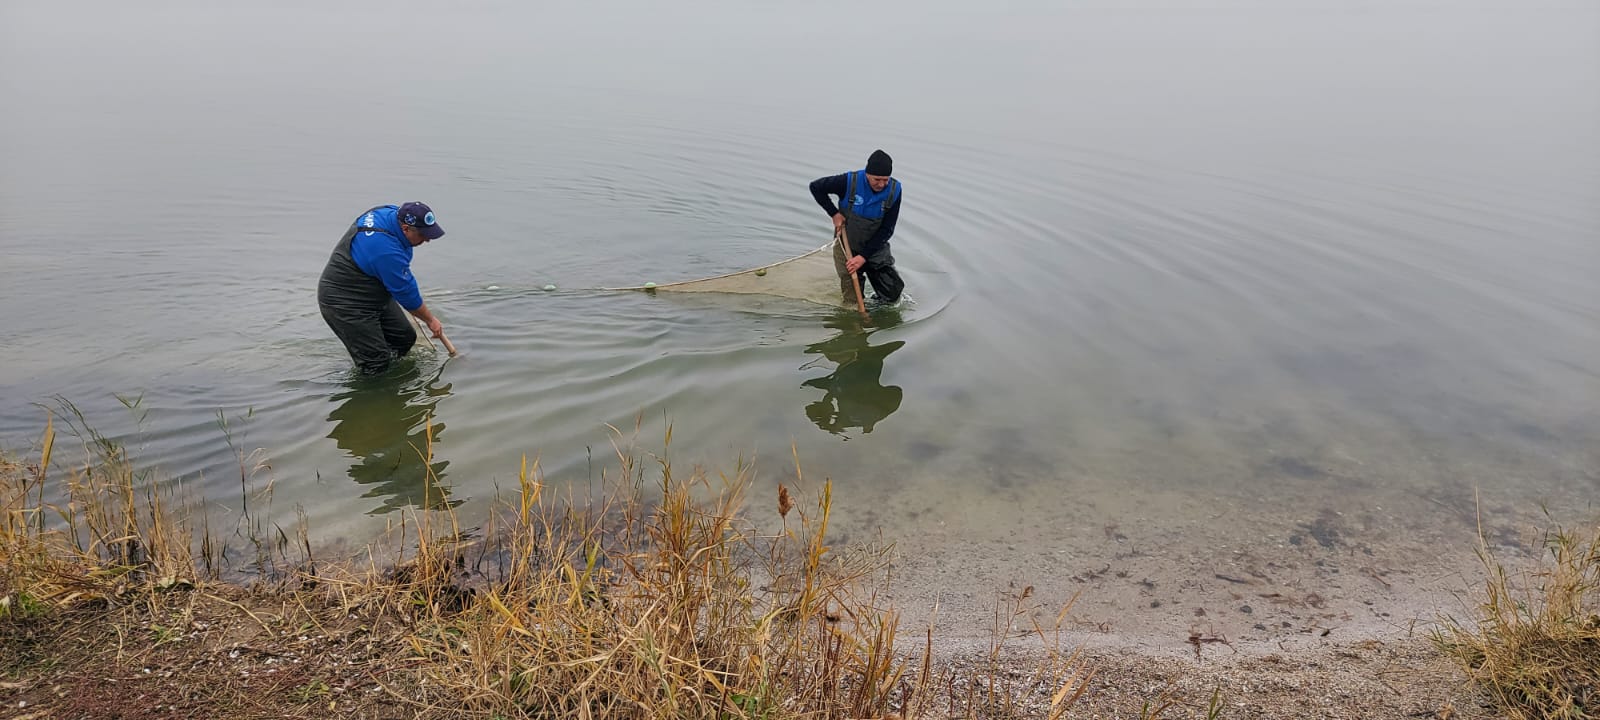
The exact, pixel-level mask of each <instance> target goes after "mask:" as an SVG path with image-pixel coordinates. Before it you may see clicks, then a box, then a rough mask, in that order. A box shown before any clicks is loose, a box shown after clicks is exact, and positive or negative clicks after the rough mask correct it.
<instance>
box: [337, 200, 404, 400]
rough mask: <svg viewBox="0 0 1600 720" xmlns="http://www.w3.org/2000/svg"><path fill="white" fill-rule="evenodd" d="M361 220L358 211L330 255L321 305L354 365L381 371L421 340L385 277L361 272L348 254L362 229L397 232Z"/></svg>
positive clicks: (370, 370)
mask: <svg viewBox="0 0 1600 720" xmlns="http://www.w3.org/2000/svg"><path fill="white" fill-rule="evenodd" d="M376 209H377V208H373V210H376ZM367 212H372V210H368V211H367ZM366 214H367V213H362V214H361V215H362V216H365V215H366ZM359 222H360V216H358V217H357V220H356V221H355V222H352V223H350V229H349V230H346V231H345V233H344V237H342V238H340V239H339V244H338V245H335V246H334V248H333V254H332V255H330V256H328V264H327V265H325V266H324V267H323V268H322V278H321V279H320V280H318V281H317V306H318V307H319V308H321V310H322V319H323V320H324V321H325V322H327V323H328V327H329V328H331V329H332V330H333V334H334V335H336V336H338V337H339V341H340V342H343V343H344V348H345V350H347V351H349V353H350V359H351V360H354V361H355V364H356V367H357V368H359V369H360V370H361V371H362V372H365V373H381V372H383V371H384V370H387V369H389V364H390V363H392V362H394V360H395V358H398V357H402V356H404V355H405V354H406V353H407V352H410V351H411V346H412V345H413V344H415V343H416V342H417V331H415V330H413V329H411V323H410V322H409V321H407V320H406V314H405V313H406V311H405V310H404V309H403V308H401V307H400V303H398V302H395V299H394V297H393V296H391V295H390V294H389V289H388V288H386V287H384V286H383V281H382V280H379V279H378V278H376V277H373V276H371V275H368V274H367V273H366V272H365V271H363V270H362V269H361V266H359V265H357V264H356V260H355V257H354V256H352V255H351V254H350V243H351V242H352V241H353V240H355V237H356V233H358V232H378V233H383V234H384V235H388V236H389V237H394V233H391V232H389V231H388V230H384V229H383V228H377V227H371V228H366V227H360V226H359V225H357V224H356V223H359Z"/></svg>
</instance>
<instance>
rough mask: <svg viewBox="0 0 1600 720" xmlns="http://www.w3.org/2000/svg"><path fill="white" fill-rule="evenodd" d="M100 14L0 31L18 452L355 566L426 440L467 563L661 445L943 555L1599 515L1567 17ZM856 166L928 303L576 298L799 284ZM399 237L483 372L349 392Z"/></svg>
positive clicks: (1490, 6)
mask: <svg viewBox="0 0 1600 720" xmlns="http://www.w3.org/2000/svg"><path fill="white" fill-rule="evenodd" d="M91 5H93V6H94V12H89V11H87V10H85V9H84V7H83V5H82V4H73V5H72V6H71V7H63V6H60V5H59V4H52V3H43V2H32V1H25V2H10V3H7V4H6V7H5V9H4V10H0V27H3V28H4V30H0V40H3V41H0V92H3V93H4V96H5V97H6V98H7V99H8V100H7V103H6V104H7V107H8V109H7V112H6V113H5V118H4V120H3V121H0V157H4V158H5V161H4V163H3V165H0V252H3V257H4V261H3V262H0V302H3V305H4V307H5V308H6V309H7V313H6V319H5V322H4V336H5V347H6V350H5V353H4V356H5V358H6V360H5V362H4V364H3V366H0V445H3V446H4V447H8V448H10V449H13V450H17V451H25V450H27V449H28V448H29V447H30V446H31V443H32V442H34V440H35V439H36V438H37V436H38V434H39V432H40V430H41V429H42V426H43V423H44V417H45V414H44V411H43V410H42V409H41V408H40V407H38V406H37V405H36V403H43V404H46V405H50V404H52V403H53V400H52V398H53V397H56V396H60V397H64V398H66V399H68V400H70V401H72V402H74V403H76V404H77V405H79V406H80V407H82V408H84V409H85V411H86V413H87V414H88V416H89V418H90V419H91V422H93V423H94V424H95V426H96V427H97V428H99V429H101V430H103V431H107V432H110V433H113V434H116V435H119V436H123V437H127V438H129V440H130V442H131V443H133V444H134V445H136V446H137V447H138V448H139V449H140V452H141V453H142V454H143V456H144V457H146V458H149V459H151V460H153V461H155V462H158V463H160V465H161V466H162V468H163V469H164V471H165V472H166V473H167V474H168V475H169V476H171V477H175V478H186V479H188V480H189V481H190V482H191V487H194V488H197V489H199V490H201V491H203V492H205V493H206V494H207V495H208V496H210V497H213V498H215V499H219V500H221V501H224V502H226V501H227V500H228V499H230V498H232V497H236V496H237V493H238V488H239V485H240V482H239V469H238V464H239V458H238V456H237V455H236V454H235V450H234V448H239V449H242V450H243V451H246V452H248V451H250V450H253V449H255V448H260V449H261V453H260V454H259V455H257V456H255V457H253V458H251V460H252V461H257V460H258V461H261V462H262V463H263V464H264V467H263V468H262V469H260V470H259V472H258V474H257V476H256V478H255V482H258V483H265V482H266V481H267V480H268V479H271V481H272V482H273V483H274V485H273V503H274V507H275V508H277V510H278V511H279V512H281V513H282V514H283V516H284V517H289V518H292V512H293V508H294V507H295V506H296V505H301V506H304V508H305V510H306V513H307V515H308V518H309V520H310V522H311V526H312V528H313V530H314V532H316V533H318V534H319V535H320V536H321V537H324V538H334V537H344V538H356V539H359V538H362V537H366V536H368V535H370V534H371V533H372V532H374V531H375V530H376V529H377V528H380V527H382V525H383V523H384V522H385V521H386V520H387V519H389V518H390V517H392V515H390V514H391V513H392V511H394V510H395V509H396V508H400V507H404V506H406V505H408V504H411V503H416V502H419V501H420V499H421V497H422V496H423V494H424V492H425V488H424V484H423V482H422V479H421V478H422V476H423V467H422V462H421V460H420V459H419V457H418V455H417V451H416V448H418V447H421V446H423V445H425V444H426V442H427V432H426V429H425V427H424V423H425V422H426V421H427V419H431V422H432V433H431V435H432V444H433V448H432V449H433V452H434V463H433V466H432V469H433V471H434V472H435V474H436V475H437V476H438V478H439V485H440V487H442V489H443V490H444V491H445V492H447V493H448V496H449V498H450V499H451V500H452V501H453V502H456V503H459V505H458V507H460V508H462V509H463V510H464V511H465V512H467V513H469V515H470V513H471V512H473V511H478V512H481V510H482V508H483V506H484V504H485V503H486V502H487V500H488V499H489V498H490V496H491V495H492V494H493V492H494V491H495V489H496V487H506V486H508V485H510V484H514V482H515V476H516V472H517V468H518V466H519V464H520V460H521V456H522V455H523V454H527V455H528V456H530V457H534V456H537V457H538V458H539V459H540V460H541V462H542V466H543V468H544V469H545V471H546V473H547V475H548V476H549V477H550V478H551V479H552V480H554V481H557V482H561V483H570V484H571V485H572V486H573V487H575V488H583V487H585V486H586V485H585V484H586V483H592V482H593V480H594V478H595V477H597V476H598V473H599V472H600V468H601V467H603V466H605V465H606V464H607V461H608V459H609V458H611V457H612V449H611V445H610V443H611V440H612V439H613V437H612V435H611V434H610V430H609V429H608V427H607V424H610V425H613V426H615V427H617V428H619V429H621V430H623V431H624V435H631V433H632V430H633V428H634V426H635V421H636V420H638V421H639V422H641V423H642V427H643V432H642V435H641V439H642V440H643V443H644V445H645V446H646V447H650V448H659V445H660V442H659V439H660V438H661V437H662V435H663V434H664V432H665V427H666V423H667V421H668V420H670V422H671V423H672V426H673V450H672V453H673V456H674V457H675V458H679V459H683V460H686V461H690V462H695V461H700V462H705V463H708V464H709V465H711V466H712V467H714V468H718V469H725V470H726V469H731V468H732V466H733V465H734V463H735V461H736V459H737V458H738V457H739V456H741V455H743V456H744V457H750V456H751V455H752V454H754V455H755V456H756V457H757V458H758V464H759V466H760V467H761V468H763V469H764V470H765V471H766V473H767V474H766V475H764V476H763V477H764V478H765V481H766V482H771V481H773V480H775V479H778V478H781V477H784V476H785V474H786V473H791V472H792V469H791V468H792V461H791V459H790V448H791V444H792V445H793V446H794V448H795V449H796V451H797V452H798V454H799V456H800V458H801V460H802V461H803V462H804V464H805V471H806V475H807V477H808V478H810V479H813V480H814V479H816V478H819V477H822V476H824V475H827V476H832V477H834V478H836V480H837V482H838V486H837V489H836V490H835V496H836V497H837V498H839V499H840V503H841V505H842V507H841V526H840V527H841V528H845V529H853V530H854V532H857V533H860V532H864V531H865V530H867V529H868V528H872V527H881V528H883V530H884V532H885V534H886V535H888V536H891V537H916V538H922V539H921V540H919V542H927V543H935V544H934V545H930V546H929V547H930V548H932V549H936V548H937V545H936V543H937V542H945V543H963V544H980V543H981V542H983V541H986V540H995V539H998V538H1005V539H1007V540H1008V541H1015V540H1017V539H1020V540H1023V541H1027V540H1029V539H1030V538H1029V537H1028V531H1027V530H1025V529H1022V528H1025V527H1028V526H1027V525H1026V524H1024V523H1022V522H1021V521H1020V520H1019V518H1022V517H1027V518H1031V519H1032V521H1037V522H1046V521H1047V520H1048V518H1052V517H1059V518H1064V517H1068V516H1070V515H1071V513H1065V512H1062V513H1057V512H1056V511H1055V510H1054V509H1053V508H1055V507H1057V506H1060V507H1063V508H1064V507H1067V506H1071V507H1073V508H1079V509H1081V508H1087V507H1103V508H1125V509H1128V510H1127V511H1128V512H1134V511H1143V510H1149V509H1150V508H1151V507H1152V506H1153V505H1157V504H1159V505H1163V506H1167V507H1169V509H1170V508H1171V507H1181V506H1183V505H1185V504H1189V503H1193V504H1197V505H1204V504H1206V503H1208V502H1211V501H1212V499H1215V498H1217V497H1228V498H1242V499H1247V500H1249V501H1252V502H1259V503H1260V504H1261V506H1262V507H1267V508H1301V509H1303V510H1304V511H1305V517H1303V518H1296V519H1295V521H1300V520H1307V521H1309V518H1315V517H1318V513H1319V512H1320V511H1321V510H1322V509H1324V508H1323V507H1322V506H1318V507H1313V506H1312V503H1313V500H1311V499H1312V498H1316V500H1315V501H1314V502H1315V503H1327V502H1334V501H1335V500H1337V499H1339V498H1343V499H1346V500H1349V501H1351V502H1356V501H1358V500H1359V501H1363V502H1365V501H1366V500H1369V499H1371V500H1373V501H1374V502H1376V501H1377V500H1376V499H1379V498H1381V499H1383V500H1384V501H1388V500H1394V501H1395V502H1411V503H1416V505H1415V508H1419V509H1420V508H1427V507H1430V506H1431V505H1438V504H1441V503H1443V504H1448V505H1450V506H1452V507H1462V506H1463V505H1462V504H1463V503H1467V504H1470V502H1471V498H1472V497H1473V493H1474V492H1475V491H1476V492H1485V493H1488V494H1490V495H1493V496H1495V497H1498V498H1533V499H1539V500H1546V501H1552V502H1557V503H1562V504H1567V505H1570V504H1572V503H1574V502H1580V501H1582V500H1583V499H1584V498H1593V497H1596V496H1600V469H1597V468H1600V461H1597V456H1596V454H1595V453H1596V451H1595V449H1594V447H1595V439H1596V438H1597V437H1600V365H1597V360H1596V358H1600V289H1597V286H1596V284H1595V278H1596V277H1600V244H1597V240H1600V92H1596V90H1597V88H1600V36H1597V35H1596V34H1595V32H1594V28H1595V27H1597V24H1600V9H1597V6H1595V5H1594V4H1593V3H1586V2H1574V3H1550V4H1531V3H1522V2H1516V3H1513V2H1473V3H1460V2H1451V3H1443V2H1438V3H1435V2H1402V3H1366V4H1329V3H1311V2H1304V3H1291V4H1284V3H1276V2H1274V3H1266V2H1262V3H1242V4H1241V3H1228V4H1225V5H1223V4H1205V3H1157V2H1153V1H1152V2H1139V3H1133V4H1131V5H1130V4H1127V3H1118V4H1114V5H1107V6H1103V7H1089V6H1074V7H1071V8H1055V7H1052V6H1050V5H1049V4H1030V3H1020V4H1011V5H1007V6H1005V7H1003V8H1002V7H992V6H982V5H977V4H973V5H959V4H947V3H933V4H929V3H891V4H887V5H886V4H881V3H877V4H867V5H863V4H859V3H829V4H824V5H820V6H819V5H815V4H808V5H795V6H793V7H765V6H762V7H757V6H752V5H748V4H735V3H714V2H701V1H698V0H697V1H696V2H690V3H688V4H683V3H675V4H672V5H670V6H661V5H659V4H650V3H638V2H630V3H622V4H620V5H618V4H607V5H605V6H603V7H602V6H593V7H591V6H584V7H560V8H556V7H542V6H529V5H526V4H517V3H474V4H471V5H470V6H468V7H465V8H459V9H452V10H449V11H445V10H440V9H437V8H431V7H423V6H420V5H417V6H412V5H409V4H406V3H401V4H399V5H396V4H394V3H385V4H382V5H378V4H373V5H370V6H365V7H359V8H357V7H353V6H350V5H349V4H342V6H341V8H339V9H330V8H326V7H322V6H320V5H317V4H311V3H286V4H284V3H280V4H274V6H273V7H271V8H267V7H256V8H236V7H223V6H215V5H213V4H206V3H199V2H192V3H180V2H154V3H140V4H139V5H138V6H137V7H134V6H128V5H125V4H114V3H100V4H94V3H91ZM607 13H611V14H607ZM845 17H850V18H851V20H850V21H845V20H844V19H843V18H845ZM877 147H882V148H884V149H886V150H887V151H888V152H890V153H891V154H892V155H893V156H894V158H895V163H896V176H897V177H899V178H900V179H901V180H902V181H903V182H904V184H905V188H906V190H905V192H906V201H905V203H906V204H905V209H904V211H903V214H902V216H901V222H900V227H899V231H898V233H897V235H896V237H895V240H894V251H895V255H896V257H897V259H898V261H899V263H900V266H901V268H902V272H903V273H904V274H905V276H906V277H907V280H908V283H909V289H908V292H909V294H910V295H911V298H912V299H911V300H910V301H909V302H907V303H906V304H905V305H904V306H903V307H901V308H899V309H896V310H879V311H878V312H877V313H876V314H875V317H874V321H873V323H872V325H871V326H870V327H864V326H863V325H862V324H861V323H860V321H859V320H858V319H856V318H854V317H853V316H852V315H851V314H850V313H848V312H835V311H830V310H827V309H824V308H820V307H814V306H810V305H806V304H804V303H792V302H786V301H783V300H780V299H771V300H760V299H752V298H732V297H729V298H722V297H676V296H670V295H667V294H665V293H661V294H657V295H645V294H639V293H618V292H604V291H599V290H596V289H595V288H601V287H608V286H617V285H634V284H638V283H642V282H644V281H654V282H662V283H664V282H670V281H674V280H682V279H689V278H694V277H703V276H708V275H714V274H718V273H722V272H728V271H732V270H736V269H740V268H744V267H750V266H753V265H758V264H764V263H767V262H772V261H775V260H778V259H781V258H784V257H788V256H791V255H795V254H798V253H800V252H804V251H806V250H809V249H812V248H814V247H816V246H817V245H818V244H820V242H822V241H824V240H825V239H826V234H827V232H828V225H827V219H826V218H825V217H824V216H823V214H822V212H821V211H820V210H819V209H818V208H817V207H816V206H815V205H814V204H813V203H812V201H811V199H810V197H809V195H808V194H807V192H806V183H808V182H809V181H810V180H811V179H813V178H814V177H817V176H819V175H822V174H831V173H836V172H842V171H844V170H847V169H851V168H854V167H856V166H858V165H859V164H860V163H862V162H864V160H865V158H866V156H867V154H868V153H870V152H871V150H872V149H874V148H877ZM409 199H422V200H425V201H427V202H428V203H430V204H431V205H432V206H433V207H434V209H435V210H436V211H437V212H438V215H439V217H440V221H441V224H442V225H444V227H445V228H446V229H447V231H448V233H449V234H448V235H447V236H446V237H445V238H444V239H443V240H441V241H438V242H435V243H431V244H429V245H427V246H425V247H423V248H421V249H419V251H418V252H417V254H416V262H415V265H414V269H415V271H416V274H417V275H418V277H419V279H420V282H421V284H422V287H423V289H424V294H425V296H426V297H427V299H428V301H429V303H430V306H431V307H432V308H433V309H434V310H435V312H437V313H438V314H439V315H440V317H441V318H442V319H443V320H444V322H445V325H446V328H447V331H448V333H449V335H450V337H451V338H452V340H453V341H454V342H455V343H456V344H457V345H458V346H459V347H460V348H461V349H463V350H464V354H463V356H462V357H459V358H456V359H452V360H450V361H448V362H443V356H442V354H439V353H432V352H428V351H427V350H426V349H424V350H422V351H419V352H418V353H417V355H416V357H415V359H414V361H412V362H411V363H410V366H409V367H408V368H407V369H406V370H404V371H402V372H400V373H398V374H397V377H396V378H394V379H392V380H390V381H386V382H384V381H379V382H361V381H357V380H355V379H353V378H352V377H351V375H350V372H349V361H348V358H347V357H346V356H345V355H344V354H343V349H342V348H341V346H340V345H339V344H338V343H337V341H336V340H335V339H334V338H333V336H332V334H331V333H330V332H329V331H328V329H327V328H326V326H325V325H324V324H323V323H322V321H321V319H320V317H319V316H318V314H317V309H316V304H315V298H314V289H315V283H316V278H317V274H318V272H319V271H320V269H321V265H322V263H323V262H324V260H325V259H326V257H327V254H328V251H329V250H330V249H331V247H332V245H333V244H334V242H335V241H336V240H337V239H338V237H339V235H340V233H341V232H342V231H343V230H344V228H345V227H346V226H347V225H348V223H349V222H350V220H351V219H352V218H353V217H354V216H355V215H356V214H358V213H359V212H361V211H363V210H365V209H366V208H367V207H370V206H372V205H375V204H380V203H386V202H402V201H405V200H409ZM546 284H555V285H557V286H558V288H559V289H558V290H556V291H554V292H546V291H544V290H542V288H543V287H544V286H545V285H546ZM491 286H493V287H495V288H497V289H494V290H490V289H488V288H490V287H491ZM114 393H115V394H121V395H123V396H124V397H125V398H128V399H130V401H131V400H132V399H133V398H137V399H138V401H137V405H136V409H135V410H128V409H126V408H124V407H123V406H122V405H121V404H119V402H118V401H117V399H116V398H115V397H114V395H113V394H114ZM219 419H225V424H226V431H225V430H224V428H223V422H219ZM426 492H437V490H426ZM1096 503H1099V505H1097V504H1096ZM1430 503H1431V505H1430ZM935 508H942V509H940V510H939V511H938V512H937V513H934V514H935V515H937V516H938V517H939V520H938V522H939V523H941V527H945V528H949V527H951V525H950V523H954V522H957V521H959V526H960V531H959V532H954V531H951V532H949V533H947V534H944V535H940V536H938V537H939V538H943V539H942V540H940V539H938V538H934V537H933V536H932V535H929V534H928V525H927V523H928V522H929V519H928V518H929V517H930V516H929V515H925V514H924V512H933V510H934V509H935ZM1095 512H1099V513H1101V514H1102V515H1106V516H1108V517H1109V516H1111V515H1114V514H1115V512H1114V511H1113V510H1111V509H1105V510H1103V511H1095ZM1157 514H1158V515H1160V513H1157ZM1098 518H1099V516H1098V515H1095V514H1094V513H1089V514H1088V515H1087V516H1085V517H1083V518H1080V519H1081V520H1082V522H1085V523H1097V522H1099V520H1098ZM1019 532H1021V536H1020V538H1019V535H1018V533H1019ZM1096 532H1098V530H1096ZM1040 537H1043V536H1042V535H1040V536H1036V537H1035V538H1033V539H1036V540H1037V539H1039V538H1040ZM1052 537H1053V538H1054V536H1052ZM1055 540H1059V541H1061V542H1070V540H1066V539H1061V538H1055ZM1053 541H1054V540H1053Z"/></svg>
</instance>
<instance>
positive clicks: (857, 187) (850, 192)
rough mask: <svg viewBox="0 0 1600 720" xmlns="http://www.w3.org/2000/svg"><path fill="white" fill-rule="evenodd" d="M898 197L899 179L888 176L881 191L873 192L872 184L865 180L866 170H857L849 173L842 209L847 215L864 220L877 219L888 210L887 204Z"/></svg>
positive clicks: (890, 203) (891, 203) (892, 202)
mask: <svg viewBox="0 0 1600 720" xmlns="http://www.w3.org/2000/svg"><path fill="white" fill-rule="evenodd" d="M899 198H900V181H899V180H896V179H894V178H889V184H888V185H885V186H883V192H873V191H872V184H871V183H868V182H867V171H866V170H857V171H855V172H852V173H850V181H849V182H848V183H847V190H846V191H845V196H844V202H843V203H841V204H842V205H844V207H843V208H841V209H842V210H845V211H846V214H847V215H855V216H856V217H859V218H862V219H864V220H879V219H882V218H883V216H884V215H885V214H887V213H888V212H889V206H890V205H893V204H894V201H895V200H897V199H899Z"/></svg>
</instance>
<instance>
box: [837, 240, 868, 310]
mask: <svg viewBox="0 0 1600 720" xmlns="http://www.w3.org/2000/svg"><path fill="white" fill-rule="evenodd" d="M834 238H835V239H836V240H838V241H839V242H841V243H844V260H845V262H850V258H853V257H855V253H854V252H852V251H851V250H850V235H849V234H848V233H846V232H845V231H844V226H842V225H841V226H840V227H839V232H838V233H836V234H835V235H834ZM863 262H865V258H863ZM850 287H852V288H855V291H856V309H857V310H860V311H861V317H862V318H866V317H867V303H866V301H864V300H862V299H861V276H860V275H858V274H856V273H850Z"/></svg>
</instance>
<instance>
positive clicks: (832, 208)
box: [811, 174, 850, 217]
mask: <svg viewBox="0 0 1600 720" xmlns="http://www.w3.org/2000/svg"><path fill="white" fill-rule="evenodd" d="M849 191H850V181H849V175H848V174H842V175H830V176H828V177H819V178H817V179H815V180H812V181H811V197H812V198H814V199H815V200H816V201H817V205H819V206H821V207H822V209H823V210H824V211H826V212H827V213H828V217H833V216H834V215H838V214H839V206H837V205H834V204H833V198H831V197H828V196H829V195H838V196H839V197H841V198H842V197H844V194H845V193H847V192H849Z"/></svg>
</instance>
